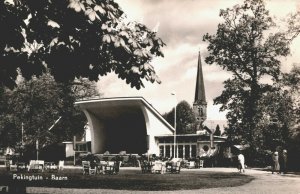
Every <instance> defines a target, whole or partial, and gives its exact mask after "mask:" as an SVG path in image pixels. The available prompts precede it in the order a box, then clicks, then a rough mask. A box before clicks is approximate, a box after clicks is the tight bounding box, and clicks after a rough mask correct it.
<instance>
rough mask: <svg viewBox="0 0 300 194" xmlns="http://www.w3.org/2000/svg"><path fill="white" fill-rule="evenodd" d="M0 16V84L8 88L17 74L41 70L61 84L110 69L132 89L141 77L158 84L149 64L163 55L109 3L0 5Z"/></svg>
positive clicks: (69, 0) (53, 0) (59, 0)
mask: <svg viewBox="0 0 300 194" xmlns="http://www.w3.org/2000/svg"><path fill="white" fill-rule="evenodd" d="M11 2H14V3H11ZM0 13H1V16H0V24H2V26H5V29H4V30H1V36H0V52H1V60H0V61H1V62H0V75H1V76H0V85H5V86H8V87H10V88H12V87H14V86H16V84H15V82H16V78H17V75H19V74H21V75H22V76H23V77H25V78H26V79H30V78H31V77H32V75H37V76H39V75H42V73H43V72H46V69H47V68H48V69H50V73H51V74H52V75H54V78H55V79H56V80H58V81H64V82H68V81H72V80H74V79H75V78H79V77H86V78H89V80H92V81H97V80H98V79H99V76H103V75H106V74H107V73H109V72H112V71H114V72H115V73H116V74H117V75H118V77H119V78H121V79H123V80H124V79H125V80H126V83H127V84H130V85H131V87H136V88H137V89H139V88H140V87H141V86H144V84H143V79H146V80H147V81H151V82H155V81H157V82H160V80H159V78H158V77H157V75H156V73H155V70H154V68H153V66H152V65H150V64H149V63H150V62H151V60H152V58H153V57H155V56H163V54H162V51H161V47H162V46H163V45H164V43H163V42H162V40H161V39H160V38H158V37H157V36H156V33H155V32H153V31H151V30H149V29H148V28H147V27H146V26H145V25H143V24H140V23H137V22H128V21H127V19H126V16H125V14H124V13H123V11H122V9H121V8H120V7H119V5H118V4H117V3H115V2H114V1H113V0H107V1H102V0H40V1H35V0H22V1H21V0H14V1H0ZM7 24H8V25H7Z"/></svg>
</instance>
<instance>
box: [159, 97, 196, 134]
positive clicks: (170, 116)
mask: <svg viewBox="0 0 300 194" xmlns="http://www.w3.org/2000/svg"><path fill="white" fill-rule="evenodd" d="M174 116H175V115H174V108H173V109H172V110H171V111H170V112H168V113H166V114H164V115H163V117H164V118H165V119H166V120H167V121H168V122H169V123H170V124H171V125H172V126H174ZM195 125H196V118H195V115H194V113H193V109H192V107H191V106H190V105H189V103H188V102H187V101H184V100H183V101H181V102H179V103H178V104H177V105H176V133H177V134H190V133H195V132H196V131H195V130H196V126H195Z"/></svg>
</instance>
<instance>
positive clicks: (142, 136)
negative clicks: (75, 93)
mask: <svg viewBox="0 0 300 194" xmlns="http://www.w3.org/2000/svg"><path fill="white" fill-rule="evenodd" d="M203 80H204V79H203V72H202V64H201V55H200V52H199V56H198V66H197V78H196V89H195V99H194V103H193V112H194V114H195V117H196V119H197V133H195V134H182V135H181V134H176V129H175V128H173V127H172V126H171V125H170V124H169V123H168V122H167V121H166V120H165V119H164V118H163V117H162V116H161V114H160V113H159V112H158V111H157V110H156V109H155V108H154V107H153V106H152V105H151V104H150V103H148V102H147V101H146V100H145V99H144V98H143V97H117V98H102V99H95V100H85V101H78V102H76V103H75V105H76V106H79V107H80V109H81V110H82V111H83V112H84V113H85V115H86V117H87V119H88V125H89V129H90V133H91V152H92V153H94V154H103V153H105V152H109V153H111V154H118V153H120V152H124V151H125V152H126V153H128V154H129V153H130V154H156V155H160V156H163V157H176V158H192V157H196V156H201V155H202V154H205V153H204V152H207V150H211V148H213V150H216V149H215V148H217V145H218V144H219V143H221V142H224V141H225V139H226V138H224V137H220V136H214V135H213V133H212V132H211V131H210V130H207V129H204V127H203V123H204V122H205V120H206V119H207V102H206V98H205V87H204V81H203ZM174 146H175V147H174Z"/></svg>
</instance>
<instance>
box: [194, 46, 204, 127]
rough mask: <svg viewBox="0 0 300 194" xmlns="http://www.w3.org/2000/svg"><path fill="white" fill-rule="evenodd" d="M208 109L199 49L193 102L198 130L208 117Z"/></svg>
mask: <svg viewBox="0 0 300 194" xmlns="http://www.w3.org/2000/svg"><path fill="white" fill-rule="evenodd" d="M206 110H207V102H206V98H205V88H204V79H203V72H202V63H201V55H200V51H199V56H198V67H197V79H196V90H195V101H194V103H193V112H194V114H195V117H196V119H197V130H199V129H201V127H202V123H203V122H204V121H205V120H206V118H207V112H206Z"/></svg>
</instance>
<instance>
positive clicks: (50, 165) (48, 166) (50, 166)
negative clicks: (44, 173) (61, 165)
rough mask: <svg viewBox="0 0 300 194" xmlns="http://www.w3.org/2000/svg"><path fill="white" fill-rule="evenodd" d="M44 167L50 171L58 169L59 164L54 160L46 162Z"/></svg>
mask: <svg viewBox="0 0 300 194" xmlns="http://www.w3.org/2000/svg"><path fill="white" fill-rule="evenodd" d="M44 169H45V170H48V171H54V170H57V169H58V168H57V165H56V164H55V163H54V162H45V164H44Z"/></svg>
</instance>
